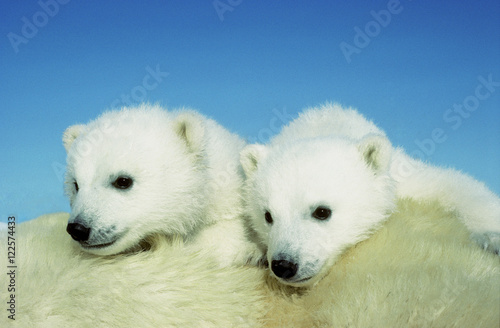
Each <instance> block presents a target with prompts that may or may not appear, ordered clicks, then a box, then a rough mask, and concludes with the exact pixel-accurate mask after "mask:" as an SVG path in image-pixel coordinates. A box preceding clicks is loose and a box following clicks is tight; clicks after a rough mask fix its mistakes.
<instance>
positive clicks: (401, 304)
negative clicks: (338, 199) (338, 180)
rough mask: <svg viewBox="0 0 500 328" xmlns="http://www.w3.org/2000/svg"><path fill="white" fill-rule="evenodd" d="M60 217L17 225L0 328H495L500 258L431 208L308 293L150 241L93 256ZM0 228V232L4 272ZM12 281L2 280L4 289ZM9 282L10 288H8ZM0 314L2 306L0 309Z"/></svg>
mask: <svg viewBox="0 0 500 328" xmlns="http://www.w3.org/2000/svg"><path fill="white" fill-rule="evenodd" d="M68 217H69V215H68V214H67V213H59V214H51V215H47V216H44V217H40V218H38V219H35V220H32V221H28V222H25V223H21V224H19V225H17V226H16V230H15V231H16V233H15V238H16V245H15V248H16V257H15V264H16V266H17V268H16V273H15V277H14V278H13V279H14V280H12V278H11V277H10V276H9V275H7V274H5V273H6V272H5V273H4V274H1V275H0V286H2V288H0V299H2V300H3V301H5V302H7V300H9V299H10V298H11V296H10V295H11V294H13V295H14V296H15V297H14V298H15V305H14V308H15V317H14V318H15V320H11V319H9V318H8V315H11V312H9V311H6V310H3V311H2V312H3V313H2V315H1V316H0V327H22V328H28V327H29V328H38V327H43V328H45V327H50V328H66V327H81V328H85V327H89V328H90V327H92V328H94V327H97V328H111V327H120V328H121V327H143V328H149V327H151V328H153V327H155V328H156V327H203V328H207V327H241V328H248V327H280V328H281V327H289V328H295V327H304V328H313V327H375V328H377V327H380V328H382V327H383V328H386V327H498V324H499V322H500V311H499V308H500V261H499V258H498V257H496V256H495V255H493V254H491V253H489V252H484V251H482V250H481V249H480V248H479V247H477V246H476V245H474V244H472V243H470V242H469V240H468V239H469V237H468V232H467V230H466V229H465V227H464V226H463V225H461V224H460V223H459V221H458V220H457V219H456V217H455V213H451V212H449V211H444V210H443V209H442V208H441V207H440V206H439V205H438V204H437V203H432V202H423V203H417V202H414V201H409V200H404V201H399V204H398V207H397V209H396V210H395V211H394V213H393V214H392V215H391V216H390V217H389V219H388V220H387V221H386V223H385V224H384V225H383V226H382V227H381V229H379V230H378V231H377V232H375V233H374V234H373V235H372V236H371V237H370V238H368V239H367V240H365V241H363V242H361V243H358V244H357V245H356V246H354V247H351V248H350V249H349V250H348V251H347V252H345V253H344V254H342V255H341V256H340V257H339V259H338V261H337V262H336V263H335V264H334V265H333V266H332V268H331V269H330V270H329V272H328V273H327V274H326V275H325V277H324V278H323V279H322V280H321V281H319V282H318V284H316V285H315V286H311V287H310V288H291V287H289V286H287V285H284V284H281V283H278V281H277V280H276V279H274V278H269V279H266V277H267V276H268V275H267V274H266V272H265V271H264V270H262V269H260V268H256V267H250V266H245V267H236V266H230V267H220V266H219V265H218V260H217V259H216V257H214V255H215V254H214V252H212V251H210V250H209V249H203V250H200V251H198V252H196V251H193V249H192V248H191V247H186V246H185V245H184V246H183V243H182V240H181V239H176V238H168V237H166V236H165V235H163V234H159V235H154V236H150V237H149V238H147V240H145V241H144V242H143V249H144V250H143V251H140V252H136V253H127V254H119V255H112V256H96V255H93V254H89V253H88V252H85V251H83V250H82V249H81V248H80V247H79V246H78V245H77V244H75V243H74V242H73V241H72V240H71V237H70V236H69V235H68V234H67V233H65V231H64V230H65V228H66V225H67V220H68ZM7 237H8V234H7V232H6V231H4V233H2V234H1V235H0V253H1V254H5V256H4V257H3V260H2V261H1V263H3V267H4V268H7V256H6V255H7V246H8V245H7ZM11 280H12V281H11ZM9 284H13V286H14V287H15V291H9V290H8V286H9ZM4 305H5V308H4V309H7V308H10V305H9V304H7V303H4Z"/></svg>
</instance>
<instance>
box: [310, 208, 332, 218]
mask: <svg viewBox="0 0 500 328" xmlns="http://www.w3.org/2000/svg"><path fill="white" fill-rule="evenodd" d="M331 215H332V210H331V209H329V208H328V207H325V206H318V207H317V208H316V209H315V210H314V212H313V213H312V217H313V218H315V219H318V220H327V219H329V218H330V216H331Z"/></svg>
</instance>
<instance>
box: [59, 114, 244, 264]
mask: <svg viewBox="0 0 500 328" xmlns="http://www.w3.org/2000/svg"><path fill="white" fill-rule="evenodd" d="M63 143H64V146H65V148H66V150H67V172H66V179H65V190H66V193H67V195H68V196H69V199H70V203H71V209H72V212H71V216H70V218H69V221H68V227H67V231H68V233H69V234H70V235H71V236H72V237H73V239H75V240H76V241H77V242H78V243H79V245H80V246H81V247H82V248H83V249H84V250H86V251H89V252H91V253H94V254H98V255H109V254H116V253H120V252H123V251H125V250H127V249H130V248H134V247H136V246H137V245H138V244H139V242H140V240H141V239H143V238H144V237H146V236H147V235H149V234H152V233H164V234H168V235H173V234H178V235H181V236H183V237H184V238H185V239H186V240H194V239H196V240H197V241H198V240H200V239H201V240H203V242H204V243H206V242H211V243H212V244H211V245H215V246H216V247H217V248H218V250H220V252H221V254H220V259H221V261H222V262H223V263H224V264H228V263H231V262H232V261H233V260H235V256H236V257H237V258H238V260H241V261H245V259H244V258H240V257H242V256H244V255H243V252H244V250H245V248H247V247H251V246H250V244H249V243H244V239H245V238H244V229H243V224H242V220H241V216H242V205H241V191H240V189H241V186H242V183H243V180H242V173H241V172H240V171H241V169H240V166H239V161H238V160H239V158H238V154H239V152H240V150H241V149H242V148H243V146H244V145H245V143H244V141H243V140H241V139H240V138H239V137H238V136H236V135H234V134H231V133H230V132H228V131H227V130H225V129H224V128H222V127H221V126H220V125H218V124H217V123H216V122H215V121H213V120H211V119H208V118H206V117H204V116H202V115H201V114H198V113H196V112H194V111H191V110H179V111H174V112H167V111H165V110H162V109H161V108H159V107H158V106H150V105H141V106H139V107H137V108H124V109H122V110H119V111H110V112H106V113H104V114H103V115H101V116H100V117H99V118H97V119H96V120H94V121H92V122H90V123H88V124H87V125H75V126H71V127H69V128H68V129H67V130H66V131H65V133H64V136H63ZM221 226H224V228H223V227H221ZM208 227H210V229H211V231H210V233H208V231H206V230H207V229H208ZM224 230H227V231H226V233H225V235H224V236H220V235H215V236H214V235H213V234H220V233H221V231H224ZM222 237H223V238H222ZM207 239H208V240H207ZM204 246H206V247H209V245H207V244H204ZM246 250H248V249H246ZM217 253H219V252H217Z"/></svg>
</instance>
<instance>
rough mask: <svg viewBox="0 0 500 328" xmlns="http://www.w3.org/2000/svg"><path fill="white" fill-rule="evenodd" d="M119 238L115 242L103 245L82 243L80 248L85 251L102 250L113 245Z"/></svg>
mask: <svg viewBox="0 0 500 328" xmlns="http://www.w3.org/2000/svg"><path fill="white" fill-rule="evenodd" d="M118 239H119V238H116V239H115V240H113V241H111V242H109V243H103V244H92V245H90V244H88V243H87V242H80V246H81V247H82V248H85V249H102V248H106V247H109V246H111V245H113V244H114V243H115V242H116V241H117V240H118Z"/></svg>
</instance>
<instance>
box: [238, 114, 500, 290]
mask: <svg viewBox="0 0 500 328" xmlns="http://www.w3.org/2000/svg"><path fill="white" fill-rule="evenodd" d="M241 162H242V165H243V168H244V170H245V173H246V176H247V190H246V192H247V196H246V199H247V204H248V205H247V206H248V210H247V212H248V215H249V216H250V223H251V225H252V227H253V229H254V230H255V232H256V233H257V236H258V237H259V238H258V239H259V242H260V243H261V244H262V246H263V247H264V248H265V249H267V261H268V263H269V267H270V268H271V270H272V272H273V273H274V274H275V276H276V277H277V278H278V279H279V280H280V281H281V282H283V283H285V284H290V285H294V286H304V285H312V284H314V283H316V282H317V281H318V280H319V279H321V278H322V277H323V276H324V274H325V273H326V272H328V270H329V269H330V268H331V266H332V265H333V264H334V263H335V261H336V260H337V258H338V256H339V255H340V254H342V253H343V252H344V251H346V250H347V249H348V248H349V247H351V246H353V245H355V244H357V243H359V242H360V241H362V240H365V239H366V238H368V237H369V236H370V235H371V234H372V233H373V232H374V231H375V230H377V229H379V227H380V226H381V224H382V223H383V222H384V221H385V220H386V218H387V217H388V216H389V215H390V213H392V212H393V209H394V204H395V202H396V201H397V199H398V198H399V199H402V198H412V199H415V200H419V201H438V202H439V203H440V204H441V205H442V206H443V207H444V208H446V209H447V210H450V211H455V212H456V213H457V214H458V216H459V217H460V218H461V219H462V222H463V223H464V224H465V225H466V226H467V228H468V229H469V230H470V231H471V233H472V237H473V238H474V239H475V240H476V241H478V242H479V243H480V245H481V246H482V247H483V248H486V249H488V250H490V251H493V252H495V253H497V254H498V252H499V249H500V198H499V197H498V196H496V195H495V194H494V193H493V192H491V191H490V190H489V189H487V188H486V187H485V185H484V184H482V183H480V182H478V181H476V180H474V179H473V178H471V177H469V176H467V175H465V174H462V173H460V172H458V171H455V170H451V169H442V168H436V167H432V166H430V165H428V164H425V163H423V162H420V161H418V160H415V159H412V158H410V157H409V156H408V155H406V154H405V153H404V151H403V150H402V149H399V148H393V147H392V145H391V143H390V142H389V140H388V139H387V137H386V136H385V133H384V132H383V131H382V130H380V129H379V128H378V127H376V126H375V125H374V124H373V123H372V122H370V121H368V120H367V119H365V118H364V117H363V116H361V115H360V114H359V113H358V112H356V111H355V110H352V109H344V108H341V107H340V106H338V105H331V104H327V105H324V106H322V107H320V108H312V109H308V110H306V111H305V112H304V113H302V114H301V115H300V116H299V117H298V118H297V119H296V120H294V121H292V122H291V123H290V124H289V125H288V126H286V127H284V128H283V130H282V132H281V133H280V134H279V135H278V136H276V137H275V138H273V139H272V140H271V142H270V143H269V145H266V146H263V145H250V146H247V147H246V148H245V149H244V150H243V151H242V153H241Z"/></svg>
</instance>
